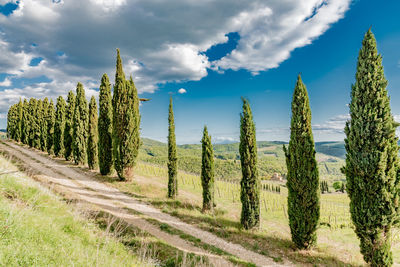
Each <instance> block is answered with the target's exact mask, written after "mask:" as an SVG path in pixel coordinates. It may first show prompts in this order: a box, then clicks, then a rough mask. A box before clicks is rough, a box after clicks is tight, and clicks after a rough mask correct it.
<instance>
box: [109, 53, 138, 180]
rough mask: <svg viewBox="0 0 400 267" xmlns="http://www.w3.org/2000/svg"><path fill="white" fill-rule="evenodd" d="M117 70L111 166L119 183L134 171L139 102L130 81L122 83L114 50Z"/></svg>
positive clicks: (119, 65) (120, 64)
mask: <svg viewBox="0 0 400 267" xmlns="http://www.w3.org/2000/svg"><path fill="white" fill-rule="evenodd" d="M116 68H117V70H116V73H115V85H114V96H113V152H114V166H115V170H116V171H117V174H118V177H119V179H120V180H121V181H124V180H131V179H132V178H133V168H134V166H135V164H136V158H137V155H138V153H139V145H140V138H139V127H140V126H139V123H140V115H139V103H138V101H136V100H135V99H138V97H137V91H136V87H135V85H134V84H133V81H132V79H131V81H127V80H125V74H124V71H123V69H122V60H121V57H120V53H119V50H118V49H117V66H116Z"/></svg>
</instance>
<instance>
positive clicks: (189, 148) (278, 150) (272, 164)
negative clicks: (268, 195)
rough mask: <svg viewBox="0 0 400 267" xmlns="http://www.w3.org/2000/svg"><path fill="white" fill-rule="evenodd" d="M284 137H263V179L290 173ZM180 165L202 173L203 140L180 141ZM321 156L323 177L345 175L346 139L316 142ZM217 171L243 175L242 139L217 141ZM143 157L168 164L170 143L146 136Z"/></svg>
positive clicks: (260, 158)
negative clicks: (343, 170)
mask: <svg viewBox="0 0 400 267" xmlns="http://www.w3.org/2000/svg"><path fill="white" fill-rule="evenodd" d="M283 144H287V142H282V141H259V142H257V147H258V170H259V175H260V177H261V178H262V179H270V177H271V176H272V175H273V174H274V173H279V174H282V175H285V174H286V160H285V156H284V153H283V150H282V145H283ZM177 149H178V168H179V169H180V170H184V171H186V172H190V173H194V174H200V171H201V144H185V145H178V147H177ZM316 151H317V160H318V165H319V169H320V173H321V177H322V178H323V179H341V178H343V175H342V174H341V172H340V168H341V166H342V165H343V164H344V160H343V157H344V143H343V142H319V143H316ZM214 156H215V175H216V177H217V178H222V179H234V180H235V179H240V177H241V169H240V156H239V143H238V142H235V143H229V144H214ZM139 159H140V160H142V161H144V162H148V163H151V164H156V165H160V166H166V164H167V161H168V154H167V144H166V143H163V142H159V141H155V140H152V139H149V138H142V146H141V149H140V153H139Z"/></svg>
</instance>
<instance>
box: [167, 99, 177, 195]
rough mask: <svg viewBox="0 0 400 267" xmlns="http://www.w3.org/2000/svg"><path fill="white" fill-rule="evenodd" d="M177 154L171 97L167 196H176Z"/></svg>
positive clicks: (170, 100)
mask: <svg viewBox="0 0 400 267" xmlns="http://www.w3.org/2000/svg"><path fill="white" fill-rule="evenodd" d="M177 164H178V156H177V153H176V138H175V122H174V111H173V107H172V97H170V99H169V113H168V197H169V198H176V197H177V196H178V170H177Z"/></svg>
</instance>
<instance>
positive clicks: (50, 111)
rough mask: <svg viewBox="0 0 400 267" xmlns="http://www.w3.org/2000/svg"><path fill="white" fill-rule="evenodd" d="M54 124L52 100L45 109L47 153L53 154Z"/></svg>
mask: <svg viewBox="0 0 400 267" xmlns="http://www.w3.org/2000/svg"><path fill="white" fill-rule="evenodd" d="M54 123H55V110H54V103H53V99H52V100H50V104H49V106H48V107H47V153H49V155H50V154H54Z"/></svg>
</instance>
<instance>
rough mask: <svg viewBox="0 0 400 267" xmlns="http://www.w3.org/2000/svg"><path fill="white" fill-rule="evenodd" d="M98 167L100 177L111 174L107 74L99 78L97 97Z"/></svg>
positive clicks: (111, 109) (110, 113)
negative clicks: (98, 112) (98, 107)
mask: <svg viewBox="0 0 400 267" xmlns="http://www.w3.org/2000/svg"><path fill="white" fill-rule="evenodd" d="M99 106H100V114H99V125H98V129H99V167H100V173H101V174H102V175H107V174H110V173H111V170H112V166H113V151H112V138H113V136H112V134H113V133H112V116H113V113H112V112H113V107H112V98H111V85H110V81H109V79H108V76H107V74H104V75H103V77H102V78H101V85H100V95H99Z"/></svg>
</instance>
